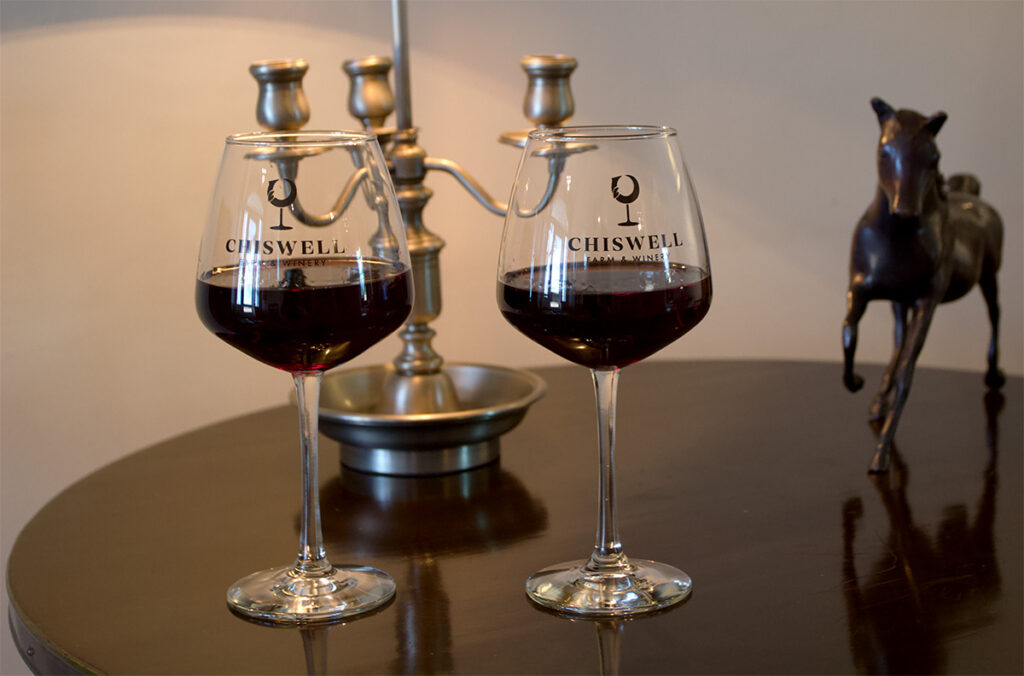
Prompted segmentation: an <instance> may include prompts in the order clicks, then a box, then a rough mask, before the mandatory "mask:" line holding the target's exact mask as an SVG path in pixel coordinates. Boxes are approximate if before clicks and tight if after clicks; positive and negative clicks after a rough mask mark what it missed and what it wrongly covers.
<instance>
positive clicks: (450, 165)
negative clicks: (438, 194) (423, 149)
mask: <svg viewBox="0 0 1024 676" xmlns="http://www.w3.org/2000/svg"><path fill="white" fill-rule="evenodd" d="M423 168H424V169H436V170H439V171H443V172H445V173H447V174H451V175H452V176H454V177H455V180H457V181H458V182H459V183H460V184H461V185H462V187H463V188H465V189H466V190H468V191H469V194H470V195H472V196H473V197H475V198H476V200H477V201H478V202H480V204H482V205H483V206H484V208H485V209H487V210H488V211H490V212H491V213H492V214H494V215H496V216H504V215H505V212H506V211H508V205H507V204H505V203H504V202H499V201H497V200H496V199H494V198H493V197H491V195H490V193H488V192H487V190H486V189H485V188H484V187H483V186H482V185H480V183H479V181H477V180H476V179H475V178H473V177H472V176H470V175H469V174H468V173H466V170H465V169H463V168H462V167H461V166H459V164H458V163H457V162H453V161H452V160H446V159H444V158H443V157H427V158H424V160H423Z"/></svg>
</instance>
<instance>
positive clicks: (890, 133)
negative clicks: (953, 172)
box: [871, 98, 946, 217]
mask: <svg viewBox="0 0 1024 676" xmlns="http://www.w3.org/2000/svg"><path fill="white" fill-rule="evenodd" d="M871 107H872V108H874V109H875V114H876V115H877V116H878V124H879V125H880V126H881V128H882V135H881V137H880V138H879V140H878V184H879V186H881V188H882V191H883V192H884V193H885V196H886V198H887V199H888V201H889V213H890V214H892V215H894V216H902V217H916V216H920V215H921V213H922V211H923V210H924V203H925V197H926V196H927V195H928V194H929V192H930V191H931V190H932V189H935V190H936V191H938V192H939V193H940V194H941V191H942V176H941V175H940V174H939V148H938V146H937V145H936V144H935V135H936V134H938V133H939V129H941V128H942V125H943V123H944V122H945V121H946V114H945V113H943V112H941V111H940V112H938V113H935V114H934V115H932V116H931V117H925V116H923V115H921V114H920V113H917V112H915V111H913V110H893V108H892V106H890V105H889V104H888V103H886V102H885V101H883V100H882V99H880V98H874V99H871Z"/></svg>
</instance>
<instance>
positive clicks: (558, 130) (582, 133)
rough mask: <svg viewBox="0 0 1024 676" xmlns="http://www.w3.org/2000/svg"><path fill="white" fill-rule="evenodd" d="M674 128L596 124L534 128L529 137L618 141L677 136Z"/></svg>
mask: <svg viewBox="0 0 1024 676" xmlns="http://www.w3.org/2000/svg"><path fill="white" fill-rule="evenodd" d="M676 135H677V132H676V130H675V129H674V128H672V127H668V126H665V125H653V124H595V125H577V126H567V127H548V128H546V129H533V130H531V131H530V134H529V137H530V139H531V140H534V141H548V142H550V141H568V142H577V141H578V142H587V141H616V140H636V139H650V138H669V137H672V136H676Z"/></svg>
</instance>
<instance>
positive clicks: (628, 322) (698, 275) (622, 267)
mask: <svg viewBox="0 0 1024 676" xmlns="http://www.w3.org/2000/svg"><path fill="white" fill-rule="evenodd" d="M710 306H711V277H710V276H709V275H708V274H707V272H706V271H705V270H703V269H701V268H698V267H692V266H685V265H681V264H675V263H657V262H616V263H599V264H589V265H585V264H583V263H575V264H572V265H567V266H539V267H533V268H525V269H521V270H516V271H513V272H509V273H507V274H505V277H504V279H503V280H502V281H501V283H500V284H499V285H498V307H499V309H500V310H501V313H502V314H503V315H504V316H505V319H506V320H508V322H509V323H510V324H512V325H513V326H514V327H516V328H517V329H519V331H521V332H522V333H523V334H525V335H526V336H527V337H529V338H530V339H531V340H533V341H534V342H536V343H539V344H540V345H542V346H544V347H546V348H548V349H549V350H551V351H552V352H554V353H555V354H557V355H559V356H561V357H563V358H565V359H568V360H569V361H571V362H575V363H577V364H581V365H583V366H587V367H589V368H611V367H618V368H622V367H625V366H628V365H629V364H633V363H635V362H638V361H640V360H641V359H645V358H647V357H649V356H650V355H652V354H654V353H655V352H657V351H658V350H660V349H661V348H663V347H665V346H666V345H668V344H669V343H671V342H673V341H674V340H676V339H677V338H679V337H680V336H682V335H683V334H684V333H686V332H687V331H689V330H690V329H692V328H693V327H694V326H696V325H697V324H698V323H699V322H700V320H701V319H703V318H704V315H706V314H707V312H708V309H709V308H710Z"/></svg>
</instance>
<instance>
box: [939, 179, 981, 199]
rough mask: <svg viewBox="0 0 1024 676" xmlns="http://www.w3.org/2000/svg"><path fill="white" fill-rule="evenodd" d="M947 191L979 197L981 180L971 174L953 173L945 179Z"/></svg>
mask: <svg viewBox="0 0 1024 676" xmlns="http://www.w3.org/2000/svg"><path fill="white" fill-rule="evenodd" d="M946 188H947V189H948V190H949V192H964V193H967V194H968V195H974V196H975V197H981V181H979V180H978V177H977V176H975V175H973V174H953V175H952V176H950V177H949V178H948V179H947V180H946Z"/></svg>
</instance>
